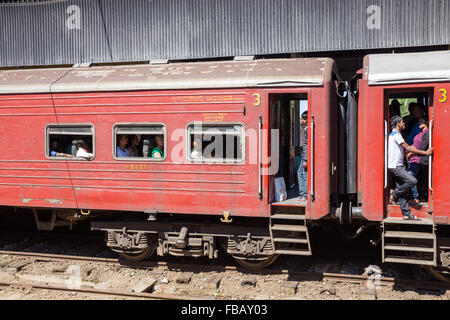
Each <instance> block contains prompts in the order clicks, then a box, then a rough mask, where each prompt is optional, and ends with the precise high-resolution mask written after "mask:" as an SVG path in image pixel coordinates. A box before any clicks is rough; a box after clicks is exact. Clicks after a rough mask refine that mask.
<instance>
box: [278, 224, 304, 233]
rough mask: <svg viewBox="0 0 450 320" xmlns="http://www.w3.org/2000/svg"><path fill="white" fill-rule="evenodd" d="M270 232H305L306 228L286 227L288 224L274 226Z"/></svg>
mask: <svg viewBox="0 0 450 320" xmlns="http://www.w3.org/2000/svg"><path fill="white" fill-rule="evenodd" d="M272 230H276V231H297V232H305V231H306V226H297V225H288V224H274V225H273V226H272Z"/></svg>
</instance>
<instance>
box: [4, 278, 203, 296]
mask: <svg viewBox="0 0 450 320" xmlns="http://www.w3.org/2000/svg"><path fill="white" fill-rule="evenodd" d="M0 286H16V287H32V288H35V289H44V290H55V291H70V292H81V293H90V294H101V295H110V296H122V297H131V298H145V299H149V300H197V299H196V298H193V297H191V296H179V295H170V294H153V293H140V292H131V291H130V292H127V291H117V290H111V289H107V290H106V289H105V290H102V289H95V288H89V287H85V286H81V287H80V288H69V287H64V286H57V285H52V284H48V283H33V282H17V281H4V280H0ZM204 298H205V297H199V298H198V299H204Z"/></svg>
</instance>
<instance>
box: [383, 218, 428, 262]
mask: <svg viewBox="0 0 450 320" xmlns="http://www.w3.org/2000/svg"><path fill="white" fill-rule="evenodd" d="M382 259H383V262H392V263H407V264H417V265H429V266H436V264H437V253H436V234H435V225H434V222H433V220H431V219H422V220H419V221H414V220H403V219H402V218H392V217H391V218H387V219H385V220H384V221H383V223H382Z"/></svg>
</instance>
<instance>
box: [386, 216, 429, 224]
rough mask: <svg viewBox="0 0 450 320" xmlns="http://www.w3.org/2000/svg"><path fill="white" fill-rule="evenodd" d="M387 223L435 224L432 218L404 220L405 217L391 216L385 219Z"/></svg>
mask: <svg viewBox="0 0 450 320" xmlns="http://www.w3.org/2000/svg"><path fill="white" fill-rule="evenodd" d="M384 223H385V224H415V225H433V220H432V219H420V220H403V218H395V217H389V218H386V219H384Z"/></svg>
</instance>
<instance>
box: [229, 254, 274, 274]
mask: <svg viewBox="0 0 450 320" xmlns="http://www.w3.org/2000/svg"><path fill="white" fill-rule="evenodd" d="M232 257H233V259H234V260H235V261H236V262H237V263H238V264H239V265H241V266H242V267H244V268H246V269H249V270H260V269H263V268H266V267H268V266H270V265H271V264H272V263H274V262H275V260H277V258H278V255H271V256H265V257H259V258H257V259H255V258H253V259H252V258H247V259H245V258H243V257H242V256H233V255H232Z"/></svg>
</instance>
